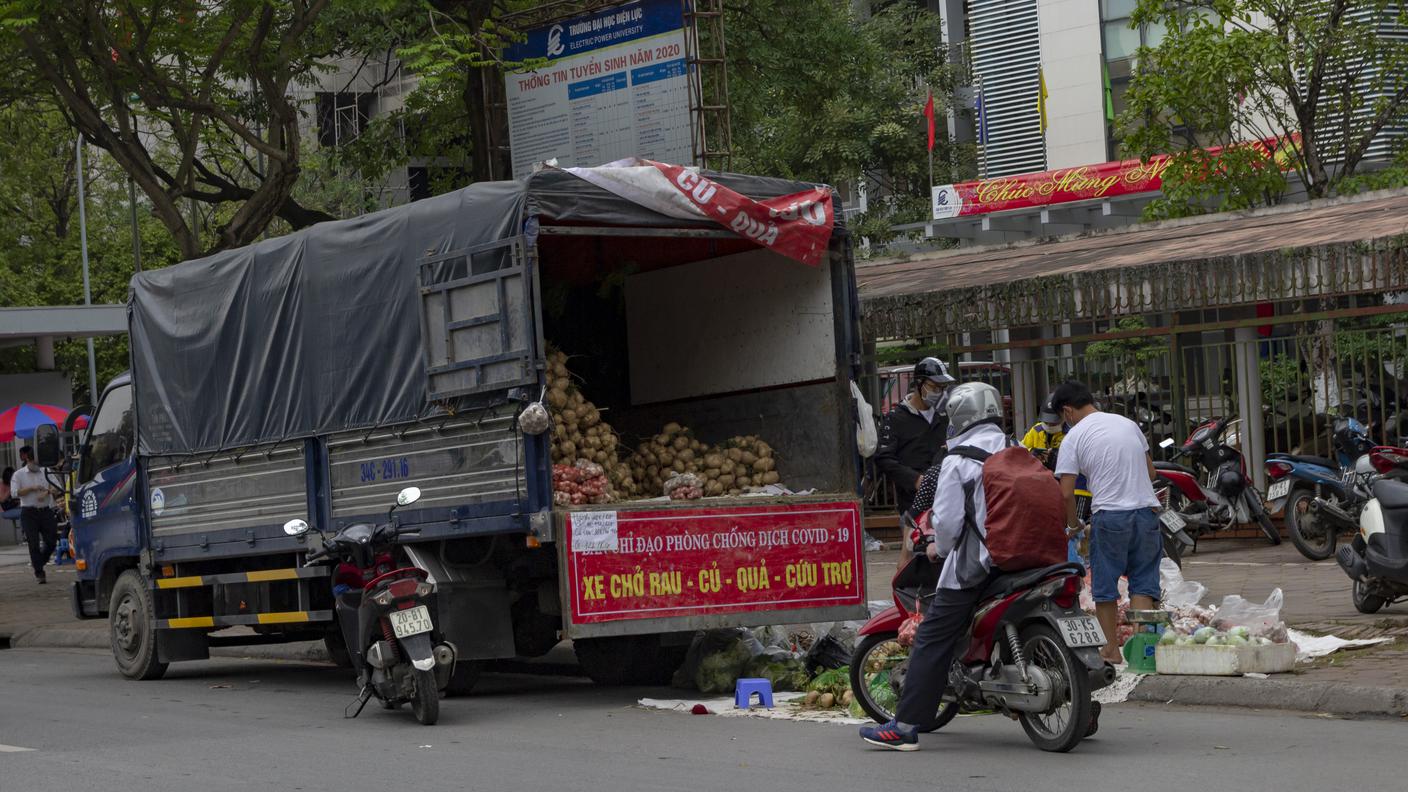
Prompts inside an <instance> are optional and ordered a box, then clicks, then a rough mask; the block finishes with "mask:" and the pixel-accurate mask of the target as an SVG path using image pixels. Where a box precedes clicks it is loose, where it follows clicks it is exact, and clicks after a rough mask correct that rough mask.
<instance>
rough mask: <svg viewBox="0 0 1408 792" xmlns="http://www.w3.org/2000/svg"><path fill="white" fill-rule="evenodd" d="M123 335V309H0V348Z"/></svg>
mask: <svg viewBox="0 0 1408 792" xmlns="http://www.w3.org/2000/svg"><path fill="white" fill-rule="evenodd" d="M126 332H127V306H125V305H52V306H44V307H39V308H0V347H7V346H22V345H26V344H32V343H34V342H35V340H37V339H39V338H90V337H93V336H107V335H121V334H123V333H126Z"/></svg>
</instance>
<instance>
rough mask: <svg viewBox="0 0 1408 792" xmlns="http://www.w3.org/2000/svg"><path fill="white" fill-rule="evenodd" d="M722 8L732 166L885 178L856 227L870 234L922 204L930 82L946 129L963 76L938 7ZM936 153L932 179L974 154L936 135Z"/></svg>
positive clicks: (837, 2)
mask: <svg viewBox="0 0 1408 792" xmlns="http://www.w3.org/2000/svg"><path fill="white" fill-rule="evenodd" d="M725 15H726V25H727V34H728V80H729V102H730V105H731V113H732V122H733V150H734V160H733V164H734V168H735V169H736V170H740V171H744V172H752V173H764V174H768V175H771V176H784V177H788V178H794V179H801V180H806V181H817V182H825V183H830V184H846V183H852V184H853V183H856V182H858V181H860V180H861V179H862V178H864V179H865V180H867V181H868V182H870V183H871V184H873V185H877V186H878V187H879V188H880V189H879V190H876V191H875V192H877V193H878V194H879V195H878V196H876V197H875V198H874V199H873V200H872V201H871V205H872V208H871V210H870V211H869V212H868V213H867V216H866V217H865V218H862V220H861V223H860V226H861V227H860V229H859V231H860V233H862V234H865V235H869V236H871V237H872V238H876V239H885V238H887V237H889V236H891V232H890V230H889V229H890V226H891V225H893V224H894V223H897V222H905V221H915V220H922V219H923V218H924V217H926V216H927V215H928V207H929V197H928V196H929V172H928V167H929V166H928V152H927V151H926V145H927V131H926V127H925V123H926V122H925V120H924V116H923V109H924V104H925V101H926V100H927V98H928V95H929V91H931V90H932V92H933V95H934V102H935V111H936V114H937V115H938V116H939V117H940V121H939V127H940V129H939V130H938V131H939V132H940V134H942V126H943V125H942V115H943V113H944V103H945V102H946V100H947V97H949V96H951V95H952V94H953V91H954V88H955V87H956V86H957V84H958V82H959V79H958V73H957V69H956V68H955V67H954V66H953V65H952V64H949V63H946V61H945V56H944V55H945V48H944V46H943V36H942V31H941V28H940V24H939V16H938V15H937V14H934V13H931V12H929V11H927V10H925V9H922V8H919V7H916V6H913V5H911V4H894V5H891V6H890V7H889V8H887V9H885V10H883V11H881V12H879V13H877V14H875V15H873V16H871V17H870V18H868V19H865V20H861V19H858V18H856V16H855V15H854V14H853V11H852V4H851V3H850V2H847V0H751V1H750V2H747V3H729V4H726V6H725ZM934 154H935V156H934V167H935V179H936V180H937V181H938V182H939V183H944V182H948V181H952V180H954V179H955V178H958V177H960V176H961V173H960V171H961V169H962V167H963V163H964V162H968V161H971V158H972V157H971V152H966V153H965V152H964V151H961V150H959V149H958V148H957V147H954V146H951V145H949V144H948V142H947V141H946V140H943V139H942V137H941V138H940V139H939V140H938V141H937V143H936V148H935V152H934Z"/></svg>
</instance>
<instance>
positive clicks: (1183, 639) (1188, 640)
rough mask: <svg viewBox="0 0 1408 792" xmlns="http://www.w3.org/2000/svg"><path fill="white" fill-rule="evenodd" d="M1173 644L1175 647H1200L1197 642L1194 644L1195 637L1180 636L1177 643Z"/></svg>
mask: <svg viewBox="0 0 1408 792" xmlns="http://www.w3.org/2000/svg"><path fill="white" fill-rule="evenodd" d="M1173 643H1174V646H1197V645H1198V644H1197V643H1196V642H1194V640H1193V636H1191V635H1180V636H1178V640H1177V641H1174V642H1173Z"/></svg>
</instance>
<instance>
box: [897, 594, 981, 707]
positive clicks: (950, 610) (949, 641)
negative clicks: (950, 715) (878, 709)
mask: <svg viewBox="0 0 1408 792" xmlns="http://www.w3.org/2000/svg"><path fill="white" fill-rule="evenodd" d="M991 579H992V577H991V576H990V577H989V578H988V579H987V580H984V581H983V582H982V583H980V584H978V585H976V586H974V587H972V588H966V589H943V588H941V589H939V590H938V593H937V594H935V595H934V598H933V599H932V600H930V601H929V610H928V611H927V612H926V613H925V614H924V620H923V621H921V622H920V623H919V629H918V630H916V631H915V633H914V648H913V649H911V650H910V653H909V670H908V671H907V672H906V673H905V677H904V690H902V691H901V692H900V703H899V706H898V707H896V708H895V720H897V721H899V722H900V723H908V724H910V725H911V726H922V725H924V724H926V723H929V722H930V721H932V720H933V719H934V713H936V712H938V709H939V702H940V701H941V700H942V699H943V695H944V690H945V689H946V688H947V687H948V671H949V668H950V667H951V666H952V665H953V654H954V649H955V647H957V645H958V642H959V640H960V639H962V637H963V632H964V630H965V629H966V628H967V627H968V621H969V619H971V618H972V616H973V609H974V608H976V607H977V606H978V595H979V594H981V593H982V592H983V589H984V588H986V587H987V583H988V580H991Z"/></svg>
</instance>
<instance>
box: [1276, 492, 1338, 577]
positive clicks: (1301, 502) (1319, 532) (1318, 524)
mask: <svg viewBox="0 0 1408 792" xmlns="http://www.w3.org/2000/svg"><path fill="white" fill-rule="evenodd" d="M1314 502H1315V490H1310V489H1305V488H1303V487H1301V488H1297V489H1296V490H1295V491H1294V492H1292V493H1291V497H1290V498H1289V499H1288V500H1287V501H1286V511H1285V514H1286V528H1287V529H1288V530H1290V532H1291V544H1294V545H1295V546H1296V549H1297V550H1299V551H1300V554H1301V555H1303V556H1305V557H1306V558H1308V559H1310V560H1311V561H1324V560H1325V559H1327V558H1329V557H1330V556H1332V555H1334V554H1335V528H1334V526H1332V525H1330V523H1329V521H1328V520H1324V519H1321V518H1320V517H1318V516H1316V514H1315V513H1314V512H1312V511H1311V510H1310V504H1312V503H1314Z"/></svg>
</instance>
